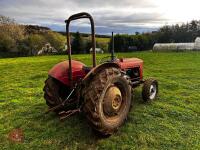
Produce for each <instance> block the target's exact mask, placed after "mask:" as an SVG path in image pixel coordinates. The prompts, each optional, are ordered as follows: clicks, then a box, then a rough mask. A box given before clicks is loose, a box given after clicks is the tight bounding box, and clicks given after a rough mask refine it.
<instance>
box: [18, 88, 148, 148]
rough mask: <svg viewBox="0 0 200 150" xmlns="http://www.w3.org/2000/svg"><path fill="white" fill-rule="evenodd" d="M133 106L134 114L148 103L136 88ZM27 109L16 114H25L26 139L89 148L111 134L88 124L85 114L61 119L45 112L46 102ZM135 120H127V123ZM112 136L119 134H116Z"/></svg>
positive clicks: (61, 145)
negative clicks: (96, 129)
mask: <svg viewBox="0 0 200 150" xmlns="http://www.w3.org/2000/svg"><path fill="white" fill-rule="evenodd" d="M132 104H133V106H132V108H131V110H130V111H131V112H133V114H134V108H135V107H137V106H138V105H146V103H144V102H143V100H142V97H141V90H139V89H137V90H134V95H133V97H132ZM29 108H30V109H25V111H24V112H23V114H16V115H17V116H22V115H23V116H24V119H25V120H26V121H27V123H26V125H24V128H25V141H27V142H32V140H33V139H37V140H39V141H41V143H44V144H46V141H51V142H49V143H52V144H57V145H58V146H59V147H61V148H63V147H70V148H72V149H73V148H74V147H73V146H74V145H76V148H77V149H88V148H95V145H97V143H98V142H99V141H100V140H102V139H105V138H108V137H109V136H107V137H105V136H102V135H100V134H99V133H97V132H95V131H94V130H93V129H92V128H91V127H90V126H89V124H88V122H87V120H86V118H85V116H84V114H82V113H77V114H75V115H73V116H71V117H69V118H67V119H65V120H64V121H60V120H59V116H58V115H57V114H56V113H54V112H50V113H48V114H45V111H46V110H47V106H46V105H45V103H39V104H34V105H33V106H31V107H29ZM132 121H134V119H133V120H132V119H131V120H129V119H128V120H127V122H126V123H131V122H132ZM112 136H118V134H117V133H116V134H114V135H112Z"/></svg>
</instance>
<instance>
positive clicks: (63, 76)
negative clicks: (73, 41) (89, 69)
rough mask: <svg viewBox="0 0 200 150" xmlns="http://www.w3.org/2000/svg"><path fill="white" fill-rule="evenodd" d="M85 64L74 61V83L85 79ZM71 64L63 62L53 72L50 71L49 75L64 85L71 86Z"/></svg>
mask: <svg viewBox="0 0 200 150" xmlns="http://www.w3.org/2000/svg"><path fill="white" fill-rule="evenodd" d="M84 66H85V64H83V63H81V62H80V61H75V60H72V79H73V81H75V82H76V81H78V80H79V79H80V78H83V77H84V76H85V75H86V73H85V71H84V70H83V67H84ZM68 71H69V62H68V61H63V62H60V63H58V64H56V65H55V66H54V67H53V68H52V69H51V70H49V75H50V76H51V77H53V78H55V79H57V80H59V81H61V82H62V83H63V84H65V85H67V86H70V84H69V78H68V77H69V75H68V73H69V72H68Z"/></svg>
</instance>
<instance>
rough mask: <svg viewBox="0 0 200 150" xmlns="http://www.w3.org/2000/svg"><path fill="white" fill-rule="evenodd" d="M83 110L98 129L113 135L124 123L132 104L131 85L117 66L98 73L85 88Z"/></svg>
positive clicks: (103, 133) (104, 133) (100, 131)
mask: <svg viewBox="0 0 200 150" xmlns="http://www.w3.org/2000/svg"><path fill="white" fill-rule="evenodd" d="M83 94H84V105H83V111H84V112H85V114H86V117H87V119H88V121H89V123H90V124H91V126H92V127H93V129H95V130H96V131H98V132H99V133H101V134H102V135H111V134H112V133H113V132H115V131H117V129H118V128H119V127H120V126H121V125H122V124H123V123H124V121H125V120H126V118H127V116H128V113H129V109H130V106H131V87H130V85H129V84H128V81H127V79H125V78H124V77H122V76H121V73H120V71H119V70H118V69H116V68H106V69H104V70H102V71H101V72H100V73H98V74H97V75H96V76H95V77H94V79H93V80H92V81H91V83H90V85H89V86H88V87H85V89H84V90H83Z"/></svg>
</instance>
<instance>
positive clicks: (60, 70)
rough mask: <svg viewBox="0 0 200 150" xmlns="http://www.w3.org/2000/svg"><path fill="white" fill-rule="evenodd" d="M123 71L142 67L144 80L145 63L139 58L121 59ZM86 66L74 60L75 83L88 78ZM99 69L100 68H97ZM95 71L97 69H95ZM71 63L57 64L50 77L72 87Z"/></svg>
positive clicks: (141, 71)
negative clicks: (70, 81) (70, 76)
mask: <svg viewBox="0 0 200 150" xmlns="http://www.w3.org/2000/svg"><path fill="white" fill-rule="evenodd" d="M116 63H117V64H118V65H119V67H120V68H121V69H122V70H126V69H130V68H135V67H140V79H141V80H142V78H143V61H142V60H141V59H138V58H125V59H119V60H118V61H117V62H116ZM84 66H86V65H85V64H83V63H81V62H79V61H75V60H72V79H73V82H74V83H75V82H77V81H78V80H79V79H81V78H84V77H85V76H86V74H87V73H86V71H85V70H84V69H83V68H84ZM97 67H99V66H97ZM93 70H95V68H94V69H93ZM68 71H69V62H68V61H63V62H60V63H58V64H56V65H55V66H54V67H53V68H52V69H51V70H50V71H49V75H50V76H52V77H54V78H55V79H57V80H59V81H60V82H62V83H63V84H65V85H67V86H70V83H69V78H68V77H69V75H68V73H69V72H68Z"/></svg>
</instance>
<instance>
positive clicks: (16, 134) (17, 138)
mask: <svg viewBox="0 0 200 150" xmlns="http://www.w3.org/2000/svg"><path fill="white" fill-rule="evenodd" d="M8 139H9V140H10V141H12V142H19V143H22V142H23V141H24V133H23V131H22V129H13V130H12V131H11V132H10V133H9V134H8Z"/></svg>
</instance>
